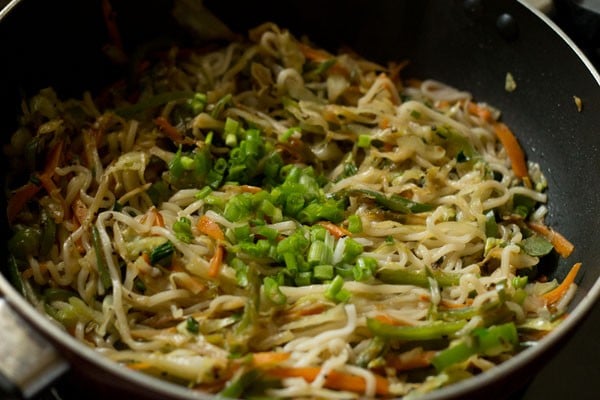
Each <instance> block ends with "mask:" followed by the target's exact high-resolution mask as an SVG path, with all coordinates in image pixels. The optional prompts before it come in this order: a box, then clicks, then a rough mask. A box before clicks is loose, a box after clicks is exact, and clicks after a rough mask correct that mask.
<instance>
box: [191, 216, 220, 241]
mask: <svg viewBox="0 0 600 400" xmlns="http://www.w3.org/2000/svg"><path fill="white" fill-rule="evenodd" d="M196 228H198V230H199V231H200V232H202V233H204V234H205V235H208V236H210V237H211V238H213V239H215V240H224V239H225V234H224V233H223V230H222V229H221V227H220V226H219V224H217V223H216V222H215V221H213V220H212V219H210V218H209V217H207V216H206V215H203V216H201V217H200V218H199V219H198V222H197V223H196Z"/></svg>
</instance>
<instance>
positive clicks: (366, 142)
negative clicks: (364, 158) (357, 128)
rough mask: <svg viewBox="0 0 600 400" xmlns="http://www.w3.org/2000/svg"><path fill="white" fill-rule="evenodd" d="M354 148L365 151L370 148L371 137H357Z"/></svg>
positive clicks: (362, 135)
mask: <svg viewBox="0 0 600 400" xmlns="http://www.w3.org/2000/svg"><path fill="white" fill-rule="evenodd" d="M356 146H358V147H360V148H363V149H366V148H368V147H370V146H371V136H370V135H365V134H361V135H358V140H357V141H356Z"/></svg>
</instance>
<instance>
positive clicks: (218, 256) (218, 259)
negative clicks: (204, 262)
mask: <svg viewBox="0 0 600 400" xmlns="http://www.w3.org/2000/svg"><path fill="white" fill-rule="evenodd" d="M222 263H223V246H221V245H218V246H217V248H216V249H215V254H214V255H213V256H212V258H211V259H210V264H209V265H208V276H210V277H211V278H215V277H216V276H217V275H219V270H220V269H221V264H222Z"/></svg>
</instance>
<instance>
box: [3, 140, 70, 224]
mask: <svg viewBox="0 0 600 400" xmlns="http://www.w3.org/2000/svg"><path fill="white" fill-rule="evenodd" d="M62 150H63V142H62V141H60V142H58V143H57V144H56V145H55V146H54V147H53V148H52V150H50V153H49V154H48V158H47V160H46V164H45V166H44V170H43V171H42V173H41V174H40V175H39V176H38V179H39V181H40V183H41V186H38V185H36V184H34V183H31V182H29V183H26V184H25V185H24V186H22V187H20V188H19V189H17V190H16V191H15V192H14V194H13V195H12V196H11V198H10V199H9V200H8V204H7V210H6V211H7V218H8V222H9V223H12V222H13V221H14V220H15V218H16V217H17V214H18V213H19V212H20V211H21V210H22V209H23V207H24V206H25V204H26V203H27V202H28V201H29V200H31V199H32V198H33V197H34V196H35V195H36V194H37V193H38V192H39V190H40V189H41V187H43V188H44V189H46V191H47V192H48V194H49V195H50V196H51V197H52V198H53V199H54V200H56V201H58V202H59V203H60V205H61V207H62V209H63V211H64V215H65V217H66V216H67V214H68V207H67V203H66V202H65V199H64V198H63V197H62V195H61V194H60V189H59V188H58V187H57V186H56V184H55V183H54V181H53V180H52V178H53V176H54V173H55V171H56V168H57V167H58V165H59V163H60V158H61V156H62Z"/></svg>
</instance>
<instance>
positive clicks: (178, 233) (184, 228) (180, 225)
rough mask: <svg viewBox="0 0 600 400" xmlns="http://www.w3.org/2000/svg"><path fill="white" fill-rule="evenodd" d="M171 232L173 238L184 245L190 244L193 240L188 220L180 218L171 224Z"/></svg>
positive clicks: (190, 222)
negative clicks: (173, 234)
mask: <svg viewBox="0 0 600 400" xmlns="http://www.w3.org/2000/svg"><path fill="white" fill-rule="evenodd" d="M173 232H175V237H177V239H179V240H181V241H182V242H184V243H191V242H192V241H193V240H194V234H193V233H192V221H190V219H189V218H186V217H181V218H179V219H178V220H177V221H175V222H174V223H173Z"/></svg>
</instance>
